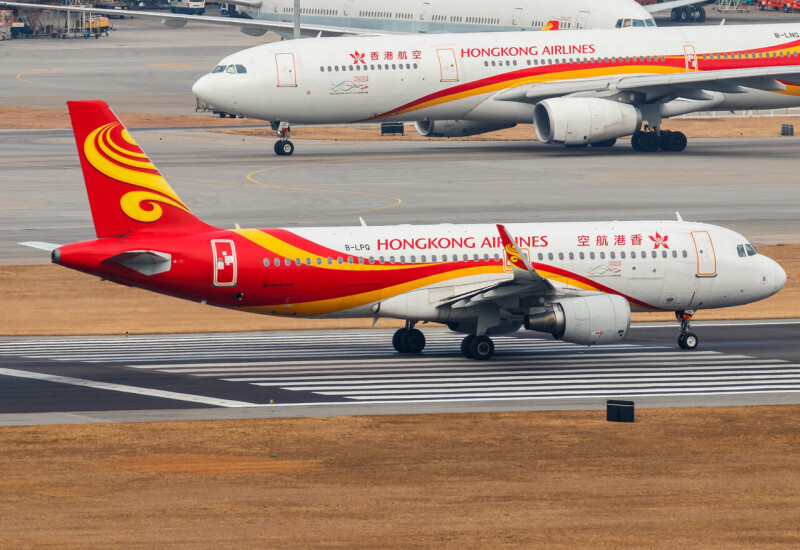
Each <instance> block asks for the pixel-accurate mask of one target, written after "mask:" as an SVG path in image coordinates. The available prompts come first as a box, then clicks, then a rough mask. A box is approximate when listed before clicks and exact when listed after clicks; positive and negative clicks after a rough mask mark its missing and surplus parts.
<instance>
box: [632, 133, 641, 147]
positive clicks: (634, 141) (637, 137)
mask: <svg viewBox="0 0 800 550" xmlns="http://www.w3.org/2000/svg"><path fill="white" fill-rule="evenodd" d="M641 138H642V132H634V133H633V135H632V136H631V148H632V149H633V150H634V151H641V150H642V148H641V147H640V145H639V142H640V141H641Z"/></svg>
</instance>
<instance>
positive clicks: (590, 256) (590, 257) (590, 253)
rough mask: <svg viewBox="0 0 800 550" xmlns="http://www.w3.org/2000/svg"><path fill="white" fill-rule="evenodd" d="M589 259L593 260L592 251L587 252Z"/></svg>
mask: <svg viewBox="0 0 800 550" xmlns="http://www.w3.org/2000/svg"><path fill="white" fill-rule="evenodd" d="M589 259H591V260H594V252H589Z"/></svg>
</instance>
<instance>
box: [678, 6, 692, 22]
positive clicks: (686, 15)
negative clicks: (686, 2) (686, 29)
mask: <svg viewBox="0 0 800 550" xmlns="http://www.w3.org/2000/svg"><path fill="white" fill-rule="evenodd" d="M679 11H680V12H681V13H680V16H679V17H680V20H681V23H686V22H687V21H688V20H689V17H690V15H691V14H690V13H689V10H688V9H686V8H680V10H679Z"/></svg>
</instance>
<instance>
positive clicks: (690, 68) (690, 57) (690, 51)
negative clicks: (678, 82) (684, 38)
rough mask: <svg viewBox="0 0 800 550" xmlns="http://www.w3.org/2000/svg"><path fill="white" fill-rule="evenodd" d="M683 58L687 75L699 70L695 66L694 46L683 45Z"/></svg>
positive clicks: (695, 54)
mask: <svg viewBox="0 0 800 550" xmlns="http://www.w3.org/2000/svg"><path fill="white" fill-rule="evenodd" d="M683 57H684V59H685V61H686V72H687V73H694V72H697V71H699V70H700V69H699V67H698V65H697V53H695V51H694V46H692V45H691V44H684V45H683Z"/></svg>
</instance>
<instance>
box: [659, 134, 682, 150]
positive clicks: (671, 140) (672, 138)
mask: <svg viewBox="0 0 800 550" xmlns="http://www.w3.org/2000/svg"><path fill="white" fill-rule="evenodd" d="M687 143H688V140H687V139H686V134H684V133H683V132H670V133H669V135H668V136H667V137H666V139H665V138H664V137H663V136H662V138H661V148H662V149H664V150H666V151H674V152H676V153H679V152H681V151H683V150H684V149H686V144H687ZM665 145H666V147H664V146H665Z"/></svg>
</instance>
